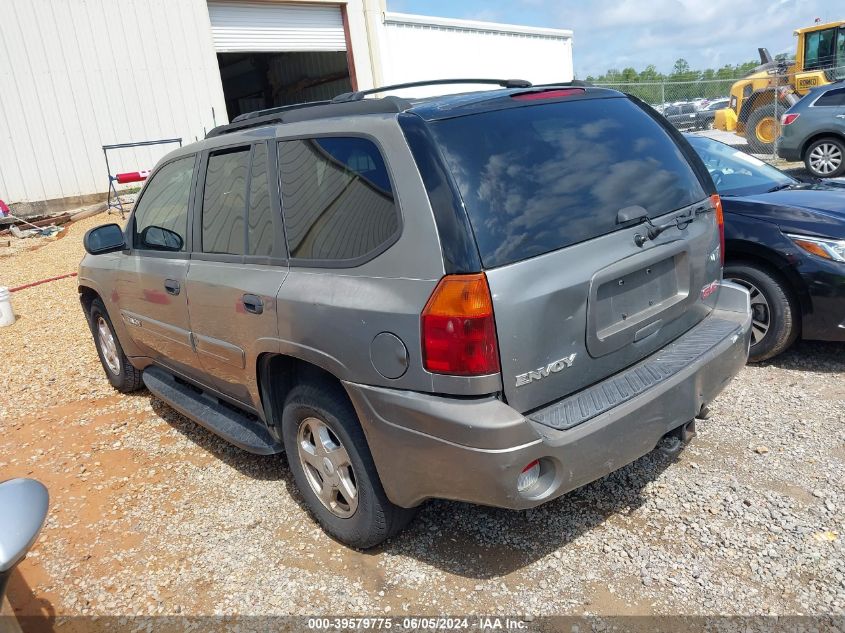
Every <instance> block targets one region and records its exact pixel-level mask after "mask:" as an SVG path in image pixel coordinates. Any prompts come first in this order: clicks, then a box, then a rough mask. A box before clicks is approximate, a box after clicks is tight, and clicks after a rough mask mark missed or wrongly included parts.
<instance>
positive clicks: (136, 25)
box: [0, 0, 226, 203]
mask: <svg viewBox="0 0 845 633" xmlns="http://www.w3.org/2000/svg"><path fill="white" fill-rule="evenodd" d="M212 108H214V110H215V114H216V119H217V123H218V124H219V123H223V122H226V108H225V104H224V101H223V93H222V87H221V83H220V75H219V72H218V69H217V60H216V57H215V54H214V49H213V46H212V42H211V30H210V24H209V17H208V10H207V9H206V4H205V0H2V2H0V198H2V199H3V200H6V201H7V202H12V203H16V202H17V203H20V202H27V201H42V200H50V199H56V198H70V197H74V196H82V195H85V194H91V193H95V192H104V191H105V190H106V189H107V187H108V180H107V177H106V166H105V161H104V159H103V153H102V150H101V149H100V147H101V145H103V144H107V143H118V142H126V141H141V140H149V139H156V138H166V137H179V136H181V137H183V138H184V141H185V142H191V141H194V140H195V139H196V138H202V137H203V135H204V131H205V129H210V128H211V127H212V126H213V125H214V119H213V117H212ZM172 147H173V146H171V148H170V149H172ZM167 151H169V149H168V148H167V147H166V146H165V147H163V148H155V147H153V148H141V149H136V150H120V151H118V152H116V153H115V154H114V162H113V163H112V167H113V168H114V170H115V171H134V170H136V169H149V168H151V167H152V166H153V164H154V163H155V162H156V161H157V160H158V158H159V157H161V156H162V155H163V154H164V153H165V152H167Z"/></svg>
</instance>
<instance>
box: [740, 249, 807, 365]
mask: <svg viewBox="0 0 845 633" xmlns="http://www.w3.org/2000/svg"><path fill="white" fill-rule="evenodd" d="M724 278H725V279H727V280H729V281H733V282H736V283H738V284H739V285H741V286H743V287H744V288H746V289H747V290H748V291H749V292H750V293H751V312H752V319H753V321H752V326H751V328H752V331H751V334H752V339H751V350H750V352H749V354H748V361H749V362H752V363H756V362H759V361H762V360H766V359H768V358H772V357H774V356H777V355H778V354H780V353H781V352H783V351H785V350H786V349H787V348H788V347H789V346H790V345H792V344H793V343H794V342H795V339H796V338H798V330H799V327H798V318H799V317H798V314H799V313H798V308H797V304H796V301H795V299H794V298H793V297H792V292H791V290H790V289H789V288H788V287H787V286H786V284H785V282H783V281H782V280H781V279H780V278H779V277H777V276H775V275H774V274H773V273H771V272H770V271H769V270H767V269H766V268H764V267H762V266H760V265H758V264H754V263H751V262H729V263H728V264H726V265H725V272H724Z"/></svg>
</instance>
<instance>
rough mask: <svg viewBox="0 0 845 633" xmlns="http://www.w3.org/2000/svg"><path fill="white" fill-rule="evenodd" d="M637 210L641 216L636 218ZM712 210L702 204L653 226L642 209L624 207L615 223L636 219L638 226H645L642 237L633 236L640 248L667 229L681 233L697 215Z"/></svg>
mask: <svg viewBox="0 0 845 633" xmlns="http://www.w3.org/2000/svg"><path fill="white" fill-rule="evenodd" d="M637 210H642V211H643V215H641V216H640V217H637V216H636V215H635V211H637ZM712 210H713V207H711V206H710V205H709V204H702V205H699V206H698V207H696V208H695V209H692V210H690V212H689V213H687V214H683V215H677V216H675V217H674V218H672V219H671V220H669V221H668V222H664V223H662V224H655V223H654V222H652V220H651V218H650V217H649V216H648V212H647V211H646V210H645V209H643V207H625V208H624V209H620V210H619V213H617V215H616V221H617V223H621V222H629V221H631V220H635V219H638V220H639V223H638V224H645V225H646V227H647V229H646V232H645V235H643V234H642V233H637V234H636V235H634V243H635V244H636V245H637V246H639V247H641V248H642V247H643V246H644V245H645V243H646V242H647V241H649V240H651V241H654V240H656V239H657V238H658V237H659V236H660V234H661V233H663V232H665V231H668V230H669V229H672V228H676V229H678V230H679V231H683V230H684V229H685V228H687V227H688V226H689V225H690V224H692V222H694V221H695V219H696V218H697V217H698V216H699V215H701V214H703V213H707V212H709V211H712Z"/></svg>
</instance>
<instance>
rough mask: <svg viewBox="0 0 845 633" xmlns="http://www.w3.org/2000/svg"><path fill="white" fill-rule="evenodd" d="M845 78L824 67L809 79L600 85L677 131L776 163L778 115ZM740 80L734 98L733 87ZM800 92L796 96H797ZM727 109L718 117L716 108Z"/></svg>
mask: <svg viewBox="0 0 845 633" xmlns="http://www.w3.org/2000/svg"><path fill="white" fill-rule="evenodd" d="M843 79H845V67H838V68H832V69H826V70H824V71H820V72H819V73H814V74H812V75H810V76H804V77H802V76H799V77H798V79H797V81H798V84H799V85H798V86H796V85H795V81H796V77H795V75H788V74H782V75H776V74H772V75H768V76H767V77H765V78H757V79H754V80H753V81H752V80H750V79H748V78H745V79H701V80H696V81H670V80H664V81H654V82H640V81H637V82H628V83H602V82H596V83H595V85H597V86H603V87H607V88H613V89H614V90H619V91H621V92H626V93H628V94H631V95H634V96H636V97H638V98H640V99H642V100H643V101H645V102H646V103H648V104H649V105H650V106H652V107H653V108H654V109H655V110H657V111H658V112H660V113H661V114H662V115H663V116H665V117H666V119H667V120H668V121H669V122H670V123H671V124H672V125H674V126H675V127H676V128H677V129H678V130H681V131H683V132H690V133H694V134H703V135H706V136H709V137H711V138H714V139H716V140H719V141H722V142H725V143H728V144H729V145H733V146H735V147H737V149H742V150H744V151H747V152H749V153H752V154H756V155H757V156H759V157H760V158H763V159H764V160H769V161H775V160H777V154H776V147H775V144H776V140H777V137H778V136H779V134H780V130H781V117H782V115H783V114H784V113H785V112H786V110H787V109H789V107H790V106H791V105H792V104H793V103H796V102H797V101H798V99H800V98H801V96H802V94H806V92H807V91H808V90H809V89H810V88H812V87H815V86H817V85H824V84H826V83H832V82H834V81H839V80H843ZM737 82H744V85H742V86H741V89H740V90H739V91H738V94H735V95H733V96H732V95H731V88H732V87H733V85H734V84H735V83H737ZM799 91H800V92H799ZM726 108H728V109H730V110H731V112H725V113H723V114H721V115H719V116H717V112H718V111H719V110H724V109H726Z"/></svg>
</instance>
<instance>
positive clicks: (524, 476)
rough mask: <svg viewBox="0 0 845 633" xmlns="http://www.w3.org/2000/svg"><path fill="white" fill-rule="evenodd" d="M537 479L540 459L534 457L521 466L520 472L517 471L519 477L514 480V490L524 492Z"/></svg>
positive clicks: (538, 478) (538, 477)
mask: <svg viewBox="0 0 845 633" xmlns="http://www.w3.org/2000/svg"><path fill="white" fill-rule="evenodd" d="M539 480H540V460H539V459H535V460H534V461H533V462H530V463H529V464H528V465H527V466H526V467H525V468H523V469H522V472H521V473H519V478H518V479H517V480H516V490H517V492H525V491H526V490H528V489H529V488H530V487H531V486H533V485H534V484H536V483H537V482H538V481H539Z"/></svg>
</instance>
